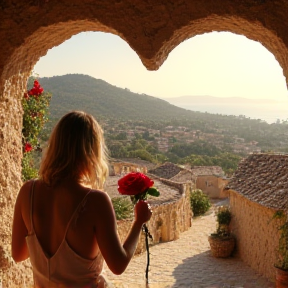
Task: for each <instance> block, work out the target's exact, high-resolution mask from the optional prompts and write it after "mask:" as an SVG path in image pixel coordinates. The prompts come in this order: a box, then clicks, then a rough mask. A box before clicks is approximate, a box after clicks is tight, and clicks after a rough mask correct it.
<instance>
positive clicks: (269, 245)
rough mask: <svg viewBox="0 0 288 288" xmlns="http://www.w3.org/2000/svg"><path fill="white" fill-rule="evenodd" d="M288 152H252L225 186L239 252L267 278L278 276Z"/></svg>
mask: <svg viewBox="0 0 288 288" xmlns="http://www.w3.org/2000/svg"><path fill="white" fill-rule="evenodd" d="M287 175H288V155H274V154H251V155H250V156H249V157H248V158H246V159H244V160H243V161H242V162H241V163H240V164H239V167H238V169H237V171H236V172H235V174H234V176H233V178H232V179H231V180H230V182H229V184H228V186H227V187H226V189H227V190H228V193H229V197H230V206H231V212H232V223H231V224H232V232H233V233H234V234H235V236H236V239H237V255H238V256H239V257H240V258H241V259H242V260H243V261H244V262H246V263H248V264H249V265H250V266H251V267H252V268H253V269H255V270H256V271H258V272H259V273H260V274H263V275H264V276H266V277H267V278H270V279H272V280H274V279H275V268H274V264H275V262H276V251H277V247H278V241H279V230H278V226H279V223H277V221H275V220H273V216H274V214H275V212H276V211H279V210H280V211H281V210H282V211H287V208H288V177H287Z"/></svg>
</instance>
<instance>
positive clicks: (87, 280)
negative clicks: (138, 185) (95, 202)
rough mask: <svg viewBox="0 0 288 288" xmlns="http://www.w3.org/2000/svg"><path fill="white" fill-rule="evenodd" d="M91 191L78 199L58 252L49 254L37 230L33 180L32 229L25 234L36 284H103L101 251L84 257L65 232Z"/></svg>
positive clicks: (79, 287)
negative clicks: (73, 247) (40, 240)
mask: <svg viewBox="0 0 288 288" xmlns="http://www.w3.org/2000/svg"><path fill="white" fill-rule="evenodd" d="M89 193H90V191H89V192H88V193H87V194H86V195H85V197H84V199H83V200H82V201H81V202H80V203H79V205H78V207H77V208H76V210H75V211H74V213H73V214H72V217H71V219H70V220H69V222H68V224H67V227H66V230H65V234H64V238H63V240H62V242H61V244H60V246H59V248H58V249H57V251H56V253H55V254H54V255H53V256H51V257H48V255H47V254H46V253H45V251H44V250H43V249H42V247H41V245H40V243H39V241H38V238H37V235H36V234H35V231H34V225H33V219H32V213H33V198H34V197H33V194H34V183H33V185H32V188H31V192H30V221H31V231H30V232H29V235H28V236H27V237H26V242H27V246H28V250H29V255H30V261H31V264H32V268H33V277H34V287H37V288H60V287H61V288H66V287H69V288H72V287H73V288H84V287H85V288H86V287H87V288H88V287H89V288H90V287H93V288H95V287H97V288H100V287H102V284H101V283H100V282H102V281H103V279H102V278H103V277H102V276H101V275H100V274H101V272H102V268H103V257H102V255H101V253H100V252H99V254H98V255H97V256H96V258H95V259H93V260H90V259H85V258H83V257H81V256H80V255H78V254H77V253H76V252H75V251H73V249H72V248H71V247H70V246H69V244H68V243H67V241H66V234H67V231H68V229H69V226H70V224H71V222H72V220H73V219H74V218H75V216H76V214H77V212H78V211H79V209H80V208H81V206H82V205H83V204H84V203H85V200H86V198H87V196H88V194H89Z"/></svg>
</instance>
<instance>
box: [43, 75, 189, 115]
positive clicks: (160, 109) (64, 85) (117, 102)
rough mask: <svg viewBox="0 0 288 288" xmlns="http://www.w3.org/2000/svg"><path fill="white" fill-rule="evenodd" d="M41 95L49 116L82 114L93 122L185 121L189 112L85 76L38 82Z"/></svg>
mask: <svg viewBox="0 0 288 288" xmlns="http://www.w3.org/2000/svg"><path fill="white" fill-rule="evenodd" d="M39 80H40V83H41V85H42V86H43V87H44V89H45V91H49V92H51V93H52V95H53V98H52V101H51V107H50V110H51V116H52V118H57V119H58V118H60V117H61V116H62V115H63V114H65V113H66V112H68V111H70V110H75V109H79V110H85V111H86V112H88V113H91V114H92V115H94V116H95V117H96V118H97V117H99V116H100V117H104V118H109V119H110V118H117V119H119V120H128V119H130V120H133V119H135V120H136V119H137V120H146V119H153V120H160V119H172V118H179V117H180V118H185V117H189V116H190V115H191V112H190V111H186V110H185V109H182V108H178V107H176V106H173V105H171V104H169V103H168V102H167V101H164V100H161V99H159V98H155V97H152V96H148V95H144V94H137V93H133V92H130V91H129V90H128V89H122V88H118V87H116V86H113V85H110V84H108V83H107V82H105V81H103V80H100V79H95V78H93V77H90V76H87V75H80V74H69V75H64V76H54V77H49V78H48V77H45V78H40V79H39Z"/></svg>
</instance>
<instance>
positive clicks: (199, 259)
mask: <svg viewBox="0 0 288 288" xmlns="http://www.w3.org/2000/svg"><path fill="white" fill-rule="evenodd" d="M210 253H211V252H210V251H206V252H204V253H200V254H197V255H195V256H193V257H190V258H186V259H184V260H183V263H182V264H180V265H178V266H177V267H176V268H175V270H174V272H173V276H174V279H175V280H176V282H175V283H174V284H173V285H172V286H171V287H172V288H252V287H253V288H260V287H261V288H272V287H273V288H274V285H275V284H273V283H272V282H270V281H268V280H267V279H266V278H263V277H261V276H260V275H258V274H257V273H256V272H255V271H254V270H252V269H251V268H250V267H249V266H247V265H246V264H245V263H243V262H242V261H240V260H239V259H237V258H233V257H230V258H225V259H222V258H215V257H212V256H211V254H210Z"/></svg>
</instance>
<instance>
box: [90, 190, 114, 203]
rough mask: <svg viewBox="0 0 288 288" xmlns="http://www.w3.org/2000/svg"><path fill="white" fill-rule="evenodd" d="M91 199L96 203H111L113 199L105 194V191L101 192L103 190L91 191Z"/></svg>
mask: <svg viewBox="0 0 288 288" xmlns="http://www.w3.org/2000/svg"><path fill="white" fill-rule="evenodd" d="M90 194H91V198H92V199H93V200H94V201H104V202H105V201H108V202H111V199H110V196H109V195H108V194H107V193H106V192H104V191H101V190H97V189H91V192H90Z"/></svg>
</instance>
